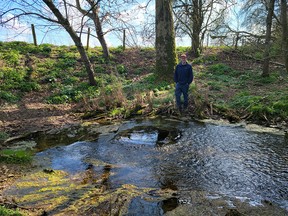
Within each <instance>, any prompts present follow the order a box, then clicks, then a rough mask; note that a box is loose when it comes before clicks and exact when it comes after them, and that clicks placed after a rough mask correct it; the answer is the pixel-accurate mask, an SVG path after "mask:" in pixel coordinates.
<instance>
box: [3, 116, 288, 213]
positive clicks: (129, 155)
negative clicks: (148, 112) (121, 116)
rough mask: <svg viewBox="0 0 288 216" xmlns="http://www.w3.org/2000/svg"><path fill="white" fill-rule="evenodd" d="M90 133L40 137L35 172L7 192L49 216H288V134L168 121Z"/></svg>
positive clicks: (133, 123)
mask: <svg viewBox="0 0 288 216" xmlns="http://www.w3.org/2000/svg"><path fill="white" fill-rule="evenodd" d="M75 133H76V132H75ZM87 133H90V134H93V135H95V136H94V137H93V138H91V139H90V140H89V141H87V140H86V141H85V140H74V141H73V142H72V141H70V140H69V139H68V138H67V139H66V143H65V142H64V141H63V139H62V141H61V143H60V142H57V135H53V137H54V139H53V142H51V141H50V142H49V145H48V144H47V139H46V140H45V139H43V137H42V140H41V139H39V138H38V140H37V139H36V138H35V139H34V141H35V142H36V143H37V145H36V148H35V149H36V150H37V151H38V152H37V153H36V155H35V157H34V161H35V167H37V169H36V170H37V171H35V172H32V173H31V174H30V173H29V174H27V176H25V177H23V178H21V179H19V180H18V181H17V182H16V183H15V185H13V186H12V187H11V188H9V189H7V190H6V191H5V194H6V195H9V196H14V197H16V200H17V201H18V203H20V204H21V205H24V206H37V207H39V206H40V207H41V208H46V209H47V210H46V212H47V214H48V215H131V216H132V215H225V214H227V212H229V211H231V209H232V210H233V209H235V211H236V212H237V213H239V212H240V213H241V214H243V215H288V148H287V146H288V145H287V141H285V139H284V136H283V135H277V134H273V133H268V132H255V131H250V130H247V129H246V128H245V127H243V126H239V125H217V124H212V123H203V122H196V121H189V122H186V121H181V120H176V119H165V118H155V119H135V120H131V121H125V122H121V123H116V124H113V125H105V126H101V125H92V126H89V127H88V132H87ZM70 134H71V132H70ZM70 137H71V136H70ZM64 140H65V139H64ZM235 215H236V214H235Z"/></svg>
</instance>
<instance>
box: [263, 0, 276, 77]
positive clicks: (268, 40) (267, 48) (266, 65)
mask: <svg viewBox="0 0 288 216" xmlns="http://www.w3.org/2000/svg"><path fill="white" fill-rule="evenodd" d="M274 5H275V0H269V1H268V5H267V8H268V13H267V18H266V35H265V51H264V62H263V69H262V76H263V77H268V76H269V74H270V72H269V65H270V64H269V63H270V46H271V45H270V43H271V31H272V18H273V12H274Z"/></svg>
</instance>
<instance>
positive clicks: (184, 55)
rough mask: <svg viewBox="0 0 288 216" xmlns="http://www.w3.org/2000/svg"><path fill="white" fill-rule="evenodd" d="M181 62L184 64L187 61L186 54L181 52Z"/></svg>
mask: <svg viewBox="0 0 288 216" xmlns="http://www.w3.org/2000/svg"><path fill="white" fill-rule="evenodd" d="M180 57H181V62H182V64H185V63H186V62H187V56H186V54H184V53H183V54H182V55H181V56H180Z"/></svg>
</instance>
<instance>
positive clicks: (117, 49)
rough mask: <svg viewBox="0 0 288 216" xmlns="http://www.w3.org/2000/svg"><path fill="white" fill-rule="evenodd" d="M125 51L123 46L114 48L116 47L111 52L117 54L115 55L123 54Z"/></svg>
mask: <svg viewBox="0 0 288 216" xmlns="http://www.w3.org/2000/svg"><path fill="white" fill-rule="evenodd" d="M123 51H124V47H123V46H118V47H116V48H114V47H112V48H110V52H111V53H115V54H119V53H122V52H123Z"/></svg>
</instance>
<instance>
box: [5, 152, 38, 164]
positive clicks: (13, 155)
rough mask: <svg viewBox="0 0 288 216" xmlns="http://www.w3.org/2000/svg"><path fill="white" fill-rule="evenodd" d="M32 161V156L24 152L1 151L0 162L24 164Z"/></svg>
mask: <svg viewBox="0 0 288 216" xmlns="http://www.w3.org/2000/svg"><path fill="white" fill-rule="evenodd" d="M31 161H32V154H31V153H30V152H27V151H24V150H11V149H6V150H1V151H0V162H5V163H14V164H25V163H29V162H31Z"/></svg>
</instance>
